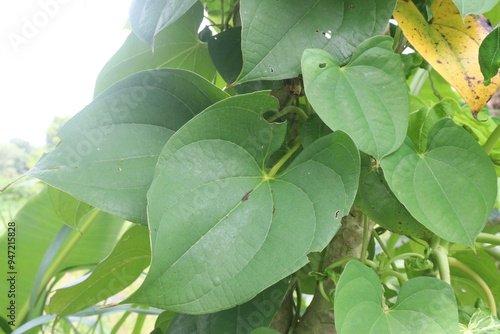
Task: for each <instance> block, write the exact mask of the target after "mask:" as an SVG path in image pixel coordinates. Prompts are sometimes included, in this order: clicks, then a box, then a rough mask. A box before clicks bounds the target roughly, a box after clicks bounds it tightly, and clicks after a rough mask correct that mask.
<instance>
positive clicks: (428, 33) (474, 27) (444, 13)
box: [394, 0, 500, 115]
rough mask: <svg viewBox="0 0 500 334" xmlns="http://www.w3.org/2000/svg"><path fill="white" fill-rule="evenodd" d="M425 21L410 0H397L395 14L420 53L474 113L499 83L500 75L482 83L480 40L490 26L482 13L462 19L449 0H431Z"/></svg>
mask: <svg viewBox="0 0 500 334" xmlns="http://www.w3.org/2000/svg"><path fill="white" fill-rule="evenodd" d="M431 11H432V15H433V18H432V20H431V21H430V22H427V21H426V20H425V18H424V17H423V16H422V14H420V12H419V11H418V9H417V7H415V5H414V4H413V2H411V1H410V0H398V3H397V6H396V9H395V11H394V18H395V19H396V21H398V25H399V27H401V30H402V31H403V33H404V35H405V36H406V38H407V39H408V41H410V43H411V44H412V45H413V47H414V48H415V50H417V51H418V52H419V53H420V54H421V55H422V57H424V59H425V60H427V62H428V63H429V64H431V66H432V67H433V68H434V69H435V70H436V71H437V72H438V73H439V74H441V76H442V77H443V78H444V79H445V80H446V81H448V83H449V84H450V85H451V86H453V87H454V88H455V89H456V90H457V91H458V93H459V94H460V95H461V96H462V97H463V98H464V100H465V102H467V104H468V105H469V108H470V109H471V110H472V112H473V113H474V115H476V114H477V113H478V112H479V110H481V108H482V107H483V106H484V105H485V104H486V102H488V100H489V99H490V98H491V96H492V95H493V94H494V93H495V91H496V90H497V89H498V86H499V85H500V76H499V75H497V76H496V77H494V78H493V79H492V80H491V85H489V86H484V84H483V75H482V73H481V69H480V67H479V61H478V55H479V45H480V44H481V41H482V40H483V39H484V38H485V37H486V35H488V33H489V32H490V31H491V30H492V28H491V26H490V25H489V24H488V23H487V22H486V19H485V18H484V17H483V16H482V15H467V16H466V17H465V20H463V19H462V17H461V16H460V13H459V11H458V9H457V7H456V6H455V4H454V3H453V1H452V0H434V1H433V2H432V5H431Z"/></svg>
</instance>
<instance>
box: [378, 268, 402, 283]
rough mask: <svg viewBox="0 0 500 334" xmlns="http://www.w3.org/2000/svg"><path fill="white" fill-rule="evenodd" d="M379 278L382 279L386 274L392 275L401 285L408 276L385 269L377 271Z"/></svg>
mask: <svg viewBox="0 0 500 334" xmlns="http://www.w3.org/2000/svg"><path fill="white" fill-rule="evenodd" d="M379 275H380V279H384V278H385V277H387V276H394V277H396V278H397V279H398V282H399V285H403V284H404V283H406V282H408V278H406V277H405V275H403V274H402V273H400V272H399V271H394V270H387V271H383V272H381V273H379Z"/></svg>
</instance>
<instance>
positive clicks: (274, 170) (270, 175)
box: [267, 141, 301, 179]
mask: <svg viewBox="0 0 500 334" xmlns="http://www.w3.org/2000/svg"><path fill="white" fill-rule="evenodd" d="M300 145H301V144H300V141H297V142H296V143H295V145H294V146H293V147H292V148H291V149H289V150H288V152H286V154H285V155H284V156H282V157H281V159H280V160H279V161H278V162H277V163H276V164H275V165H274V166H273V168H271V170H270V171H269V173H268V174H267V178H268V179H271V178H273V177H274V175H276V173H277V172H278V170H279V169H280V168H281V166H283V164H284V163H285V162H286V161H287V160H288V159H290V157H291V156H292V155H293V154H294V153H295V151H297V149H298V148H299V147H300Z"/></svg>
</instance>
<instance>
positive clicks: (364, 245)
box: [359, 215, 370, 264]
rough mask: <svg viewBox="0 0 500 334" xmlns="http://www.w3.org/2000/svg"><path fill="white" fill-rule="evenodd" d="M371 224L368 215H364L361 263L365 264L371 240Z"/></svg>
mask: <svg viewBox="0 0 500 334" xmlns="http://www.w3.org/2000/svg"><path fill="white" fill-rule="evenodd" d="M368 231H369V226H368V216H367V215H364V217H363V243H362V244H361V255H360V256H359V258H360V260H361V263H363V264H365V262H366V253H367V251H368V243H369V242H370V236H369V234H368Z"/></svg>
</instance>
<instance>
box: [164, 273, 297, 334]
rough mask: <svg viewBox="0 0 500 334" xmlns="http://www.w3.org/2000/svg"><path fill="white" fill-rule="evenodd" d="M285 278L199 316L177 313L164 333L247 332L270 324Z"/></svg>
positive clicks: (206, 333)
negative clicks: (234, 303) (232, 304)
mask: <svg viewBox="0 0 500 334" xmlns="http://www.w3.org/2000/svg"><path fill="white" fill-rule="evenodd" d="M289 281H290V280H289V279H284V280H281V281H279V282H278V283H276V284H274V285H273V286H271V287H269V288H267V289H266V290H264V291H262V292H261V293H259V294H258V295H257V296H255V298H253V299H252V300H250V301H248V302H246V303H244V304H242V305H238V306H236V307H233V308H231V309H229V310H224V311H220V312H217V313H210V314H200V315H190V314H178V315H177V316H176V317H175V318H174V320H173V321H172V323H171V324H170V326H169V327H168V330H167V331H165V334H186V333H198V334H221V333H231V334H233V333H234V334H250V332H252V330H253V329H255V328H257V327H261V326H268V325H269V324H270V323H271V321H272V320H273V318H274V316H275V314H276V312H277V311H278V309H279V307H280V305H281V302H282V301H283V298H284V296H285V293H286V291H287V289H288V286H289Z"/></svg>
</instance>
